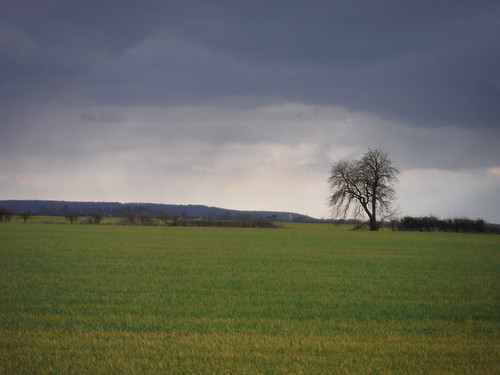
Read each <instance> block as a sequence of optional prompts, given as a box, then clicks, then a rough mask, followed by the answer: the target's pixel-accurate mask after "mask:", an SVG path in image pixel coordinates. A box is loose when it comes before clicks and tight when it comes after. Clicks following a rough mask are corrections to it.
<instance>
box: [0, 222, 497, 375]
mask: <svg viewBox="0 0 500 375" xmlns="http://www.w3.org/2000/svg"><path fill="white" fill-rule="evenodd" d="M0 290H1V294H0V373H1V374H63V373H64V374H166V373H172V374H212V373H214V374H215V373H217V374H495V373H497V374H498V373H499V372H500V371H499V345H500V326H499V321H500V237H499V236H493V235H473V234H450V233H409V232H389V231H388V232H378V233H377V232H375V233H374V232H354V231H349V230H346V228H345V227H341V226H332V225H319V224H286V225H285V227H284V228H283V229H246V228H183V227H139V226H109V225H97V226H96V225H94V226H91V225H69V224H59V225H58V224H52V225H49V224H37V223H31V224H21V223H8V224H7V223H4V224H2V225H0Z"/></svg>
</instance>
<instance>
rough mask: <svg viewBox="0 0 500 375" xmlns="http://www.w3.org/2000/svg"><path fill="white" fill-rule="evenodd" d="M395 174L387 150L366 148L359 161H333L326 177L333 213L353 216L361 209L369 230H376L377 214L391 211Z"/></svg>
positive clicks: (396, 172) (396, 174) (339, 215)
mask: <svg viewBox="0 0 500 375" xmlns="http://www.w3.org/2000/svg"><path fill="white" fill-rule="evenodd" d="M398 174H399V171H398V169H396V168H395V167H394V166H393V162H392V160H391V159H390V158H389V156H388V154H387V152H385V151H383V150H380V149H376V150H371V149H369V150H368V151H367V152H366V153H365V154H363V155H362V156H361V158H360V159H359V160H354V161H340V162H338V163H336V164H334V165H333V166H332V169H331V172H330V177H329V179H328V183H329V187H330V190H331V196H330V198H329V205H330V206H331V208H332V211H333V214H334V216H336V217H342V218H345V217H346V216H347V214H348V213H349V212H353V213H354V215H356V216H359V215H360V214H361V213H363V212H364V213H365V214H366V215H367V216H368V219H369V221H370V230H372V231H376V230H378V221H379V217H382V216H383V215H386V214H389V213H391V212H392V211H391V203H392V201H393V200H394V199H395V190H394V184H395V183H396V181H397V176H398Z"/></svg>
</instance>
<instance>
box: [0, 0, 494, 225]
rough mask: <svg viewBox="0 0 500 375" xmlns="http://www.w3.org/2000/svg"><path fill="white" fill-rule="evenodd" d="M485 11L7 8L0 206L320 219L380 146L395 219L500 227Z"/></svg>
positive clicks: (92, 3)
mask: <svg viewBox="0 0 500 375" xmlns="http://www.w3.org/2000/svg"><path fill="white" fill-rule="evenodd" d="M499 20H500V3H499V2H498V1H482V0H478V1H457V0H453V1H451V0H449V1H442V0H436V1H432V2H430V1H428V2H418V1H400V0H397V1H396V0H389V1H383V0H381V1H297V0H287V1H280V0H277V1H229V0H226V1H223V0H214V1H201V0H200V1H192V0H182V1H159V0H150V1H134V0H124V1H120V2H117V1H103V0H99V1H96V0H86V1H72V0H47V1H43V2H41V1H28V0H26V1H23V0H19V1H9V2H5V3H4V4H3V5H2V12H0V50H1V54H0V111H1V117H0V199H54V200H77V201H86V200H91V201H118V202H152V203H173V204H205V205H209V206H219V207H223V208H231V209H242V210H276V211H292V212H298V213H302V214H308V215H310V216H313V217H317V218H321V217H325V218H327V217H329V216H330V214H331V213H330V209H329V207H328V206H327V200H328V194H329V192H328V187H327V178H328V174H329V171H330V168H331V166H332V164H334V163H336V162H338V161H340V160H342V159H353V158H357V157H359V156H360V155H361V154H362V153H363V152H365V151H367V150H368V149H369V148H372V149H374V148H382V149H384V150H386V151H387V152H388V153H389V155H390V157H391V158H392V159H393V160H394V162H395V165H396V166H397V167H398V168H399V170H400V171H401V174H400V176H399V182H398V184H397V185H396V190H397V193H398V196H399V202H398V204H399V206H400V211H401V214H402V215H412V216H420V215H431V214H433V215H436V216H439V217H455V216H467V217H470V218H482V219H485V220H487V221H490V222H495V223H500V199H499V197H498V196H499V193H500V48H499V46H500V22H499Z"/></svg>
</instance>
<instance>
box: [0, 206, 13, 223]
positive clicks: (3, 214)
mask: <svg viewBox="0 0 500 375" xmlns="http://www.w3.org/2000/svg"><path fill="white" fill-rule="evenodd" d="M13 214H14V213H13V211H12V210H11V209H10V208H5V207H0V221H6V222H9V221H10V220H11V219H12V215H13Z"/></svg>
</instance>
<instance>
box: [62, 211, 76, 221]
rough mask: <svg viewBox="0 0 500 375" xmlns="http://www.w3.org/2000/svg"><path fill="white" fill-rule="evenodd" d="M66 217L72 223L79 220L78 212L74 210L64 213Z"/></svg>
mask: <svg viewBox="0 0 500 375" xmlns="http://www.w3.org/2000/svg"><path fill="white" fill-rule="evenodd" d="M64 217H65V218H66V220H68V221H69V222H70V224H73V223H74V222H76V221H77V220H78V214H77V213H74V212H68V213H67V214H66V215H64Z"/></svg>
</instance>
